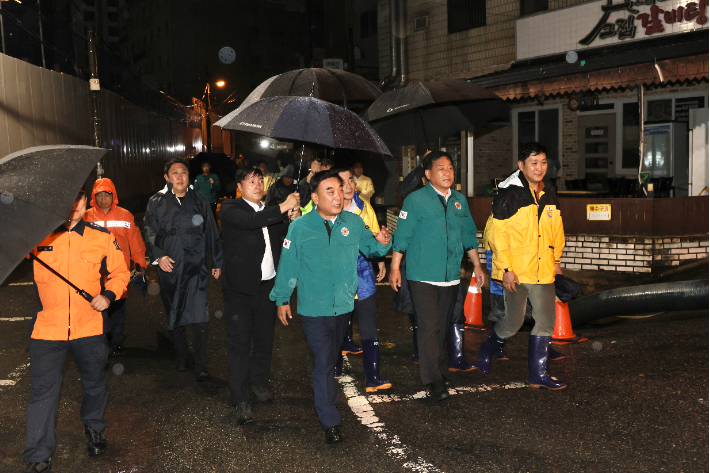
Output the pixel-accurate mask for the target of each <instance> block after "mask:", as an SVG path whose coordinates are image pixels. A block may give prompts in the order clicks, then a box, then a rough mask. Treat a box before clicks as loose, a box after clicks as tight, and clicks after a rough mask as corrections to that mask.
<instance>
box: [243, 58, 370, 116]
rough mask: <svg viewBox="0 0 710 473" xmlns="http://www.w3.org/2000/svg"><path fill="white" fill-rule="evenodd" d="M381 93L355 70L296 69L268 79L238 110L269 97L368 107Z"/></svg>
mask: <svg viewBox="0 0 710 473" xmlns="http://www.w3.org/2000/svg"><path fill="white" fill-rule="evenodd" d="M380 95H382V92H380V89H378V88H377V87H376V86H375V85H374V84H372V83H371V82H370V81H368V80H367V79H365V78H364V77H362V76H359V75H357V74H353V73H351V72H346V71H341V70H339V69H324V68H320V67H318V68H309V69H296V70H294V71H288V72H284V73H283V74H279V75H277V76H273V77H271V78H269V79H266V80H265V81H264V82H262V83H261V84H260V85H259V86H258V87H257V88H256V89H254V90H253V91H252V93H251V94H249V96H248V97H247V98H246V99H245V100H244V102H242V104H241V105H240V106H239V108H238V109H237V110H235V111H234V112H236V113H239V112H240V111H241V110H242V109H244V108H245V107H247V106H248V105H251V104H252V103H254V102H256V101H257V100H259V99H264V98H267V97H283V96H300V97H308V96H313V97H315V98H318V99H321V100H325V101H326V102H331V103H335V104H337V105H343V106H344V107H354V108H364V107H366V106H367V105H369V104H371V103H372V102H374V101H375V99H377V97H379V96H380ZM234 112H233V113H234Z"/></svg>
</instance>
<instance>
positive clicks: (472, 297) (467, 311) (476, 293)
mask: <svg viewBox="0 0 710 473" xmlns="http://www.w3.org/2000/svg"><path fill="white" fill-rule="evenodd" d="M476 284H478V279H476V276H475V275H473V276H472V277H471V282H470V283H469V285H468V292H467V293H466V299H464V302H463V313H464V315H465V316H466V325H467V326H468V327H471V328H473V329H476V330H486V325H485V324H484V323H483V300H482V299H481V290H480V289H478V288H477V287H476Z"/></svg>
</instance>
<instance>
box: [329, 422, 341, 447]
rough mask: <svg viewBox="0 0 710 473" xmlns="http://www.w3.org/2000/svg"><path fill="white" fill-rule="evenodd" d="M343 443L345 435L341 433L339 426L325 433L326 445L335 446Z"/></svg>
mask: <svg viewBox="0 0 710 473" xmlns="http://www.w3.org/2000/svg"><path fill="white" fill-rule="evenodd" d="M342 441H343V433H342V432H341V431H340V426H339V425H334V426H333V427H331V428H329V429H327V430H326V431H325V443H327V444H333V443H340V442H342Z"/></svg>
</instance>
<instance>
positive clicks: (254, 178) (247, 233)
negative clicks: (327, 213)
mask: <svg viewBox="0 0 710 473" xmlns="http://www.w3.org/2000/svg"><path fill="white" fill-rule="evenodd" d="M237 186H238V187H239V190H240V191H241V193H242V197H241V198H239V199H230V200H226V201H224V202H223V203H222V206H221V209H220V218H221V221H222V238H223V241H224V243H223V248H224V255H225V264H224V266H223V268H224V273H223V279H222V292H223V293H224V310H225V314H226V318H227V336H228V339H229V358H228V363H227V366H228V375H229V391H230V393H231V400H232V405H234V406H235V407H236V408H237V423H238V424H239V425H242V424H245V423H249V422H253V421H254V418H253V416H252V412H251V404H250V403H249V382H250V381H251V388H252V391H253V392H254V394H255V395H256V397H257V399H259V400H260V401H262V402H268V401H270V400H271V399H272V398H273V396H272V395H271V393H269V391H268V390H267V389H266V383H268V381H269V370H270V366H271V348H272V345H273V342H274V323H275V322H276V304H275V303H274V302H272V301H270V300H269V293H270V292H271V289H272V288H273V287H274V277H275V276H276V268H277V267H278V265H279V257H280V256H281V245H282V244H283V240H284V237H285V236H286V225H285V224H284V218H285V216H286V215H287V214H288V216H289V217H290V218H291V219H293V218H296V217H297V216H298V215H299V214H300V213H299V212H298V210H294V209H298V203H299V196H298V193H297V192H294V193H293V194H291V195H289V196H288V198H287V199H286V201H285V202H283V203H282V204H280V205H278V206H273V207H266V208H265V207H264V205H263V204H262V203H261V199H262V197H263V195H264V177H263V175H262V173H261V170H260V169H259V168H256V167H247V166H244V167H242V168H240V169H239V171H237Z"/></svg>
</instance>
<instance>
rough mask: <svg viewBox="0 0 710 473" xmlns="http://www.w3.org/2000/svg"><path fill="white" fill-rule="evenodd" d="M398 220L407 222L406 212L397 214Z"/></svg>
mask: <svg viewBox="0 0 710 473" xmlns="http://www.w3.org/2000/svg"><path fill="white" fill-rule="evenodd" d="M399 218H401V219H402V220H407V212H405V211H404V210H402V211H401V212H399Z"/></svg>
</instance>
